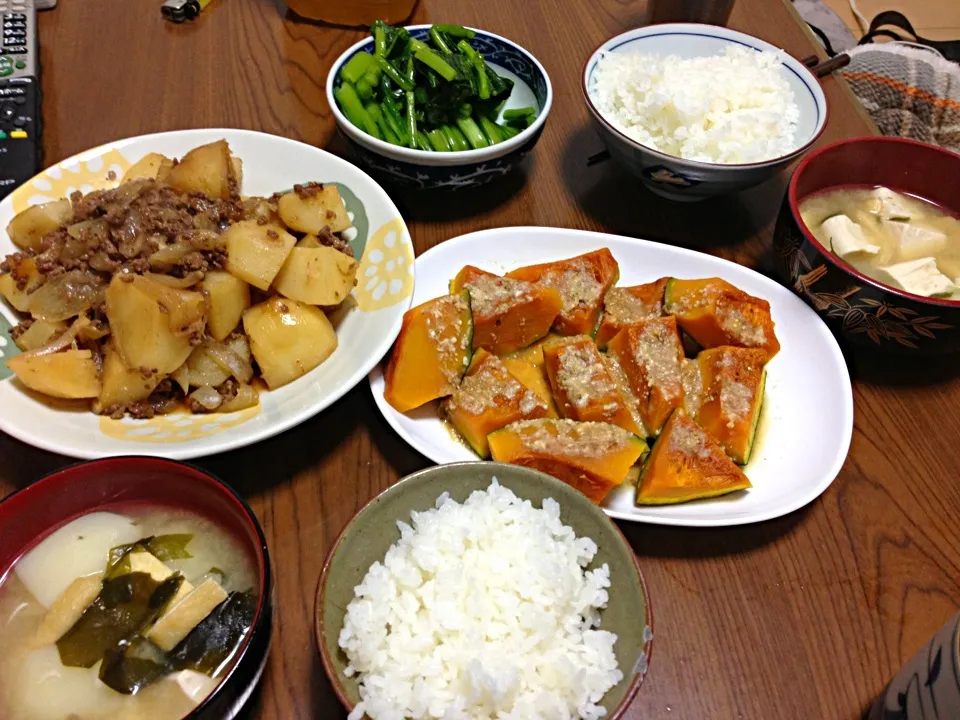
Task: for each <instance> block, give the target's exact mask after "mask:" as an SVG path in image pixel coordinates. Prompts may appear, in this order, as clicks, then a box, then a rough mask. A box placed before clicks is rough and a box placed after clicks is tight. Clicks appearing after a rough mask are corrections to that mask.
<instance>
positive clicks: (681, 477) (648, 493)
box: [636, 408, 751, 505]
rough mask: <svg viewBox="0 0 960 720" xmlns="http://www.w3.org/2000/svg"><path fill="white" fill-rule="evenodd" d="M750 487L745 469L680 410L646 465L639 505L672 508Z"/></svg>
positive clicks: (640, 484)
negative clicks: (676, 504)
mask: <svg viewBox="0 0 960 720" xmlns="http://www.w3.org/2000/svg"><path fill="white" fill-rule="evenodd" d="M749 487H751V485H750V480H748V479H747V476H746V475H744V474H743V470H741V469H740V468H739V467H738V466H737V465H736V464H735V463H734V462H733V460H731V459H730V458H728V457H727V456H726V454H725V453H724V452H723V448H721V447H720V446H719V445H718V444H717V443H716V442H714V440H713V438H711V437H710V436H709V435H708V434H707V433H706V431H705V430H703V428H701V427H700V426H699V425H697V423H695V422H694V421H693V420H692V419H691V418H690V417H689V416H688V415H687V414H686V413H685V412H684V411H683V410H682V409H680V408H678V409H677V410H675V411H674V412H673V414H672V415H671V416H670V419H669V420H668V421H667V424H666V425H665V426H664V428H663V431H662V432H661V433H660V437H659V438H657V442H656V443H655V444H654V446H653V449H652V450H651V451H650V454H649V455H648V456H647V459H646V461H645V462H644V465H643V468H642V470H641V472H640V480H639V482H638V484H637V493H636V502H637V505H669V504H673V503H681V502H687V501H689V500H699V499H701V498H710V497H717V496H718V495H726V494H727V493H731V492H734V491H735V490H744V489H746V488H749Z"/></svg>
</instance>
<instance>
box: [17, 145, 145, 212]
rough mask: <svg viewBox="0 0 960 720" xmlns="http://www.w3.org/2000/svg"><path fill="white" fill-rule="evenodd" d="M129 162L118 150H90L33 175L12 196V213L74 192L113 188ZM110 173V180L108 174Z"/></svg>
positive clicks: (128, 165) (129, 165)
mask: <svg viewBox="0 0 960 720" xmlns="http://www.w3.org/2000/svg"><path fill="white" fill-rule="evenodd" d="M130 167H131V163H130V161H129V160H127V159H126V158H125V157H124V156H123V155H122V154H121V153H120V151H119V150H116V149H113V148H110V149H105V148H94V149H93V150H90V151H89V152H86V153H84V154H83V155H81V156H80V157H79V158H74V159H73V160H68V161H64V162H62V163H59V164H57V165H54V166H53V167H51V168H48V169H47V170H46V171H45V172H42V173H40V174H39V175H37V176H35V177H34V178H33V180H30V181H29V182H27V183H26V184H24V185H21V186H20V187H19V188H17V190H16V191H15V192H14V193H13V197H12V201H13V211H14V213H18V212H20V211H21V210H26V209H27V208H28V207H30V206H31V205H40V204H41V203H45V202H50V201H52V200H59V199H60V198H65V197H69V196H70V193H72V192H73V191H74V190H79V191H80V192H82V193H88V192H91V191H93V190H102V189H104V188H109V187H114V186H116V185H117V184H118V183H119V182H120V178H121V177H122V176H123V173H124V172H126V171H127V170H128V169H130ZM111 172H113V177H112V178H111V177H110V173H111Z"/></svg>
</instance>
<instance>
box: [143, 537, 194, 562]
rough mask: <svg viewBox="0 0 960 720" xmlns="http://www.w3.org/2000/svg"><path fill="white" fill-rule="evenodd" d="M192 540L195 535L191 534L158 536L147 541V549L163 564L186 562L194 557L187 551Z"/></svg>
mask: <svg viewBox="0 0 960 720" xmlns="http://www.w3.org/2000/svg"><path fill="white" fill-rule="evenodd" d="M192 539H193V535H191V534H190V533H171V534H169V535H156V536H154V537H152V538H150V539H149V540H148V541H147V544H146V548H147V550H148V551H149V552H151V553H153V556H154V557H155V558H157V560H160V561H161V562H168V561H170V560H186V559H188V558H192V557H193V555H191V554H190V553H189V552H188V551H187V545H189V544H190V541H191V540H192Z"/></svg>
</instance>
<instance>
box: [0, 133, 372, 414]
mask: <svg viewBox="0 0 960 720" xmlns="http://www.w3.org/2000/svg"><path fill="white" fill-rule="evenodd" d="M241 175H242V164H241V162H240V159H239V158H237V157H235V156H234V155H232V154H231V152H230V147H229V146H228V145H227V142H226V141H225V140H220V141H218V142H215V143H210V144H209V145H203V146H201V147H198V148H194V149H193V150H191V151H190V152H188V153H187V154H186V155H184V156H183V157H182V158H180V159H179V160H175V159H170V158H167V157H164V156H163V155H159V154H157V153H151V154H149V155H147V156H146V157H144V158H143V159H142V160H140V161H139V162H138V163H136V164H135V165H134V166H133V167H132V168H130V169H129V170H128V171H127V173H126V175H125V176H124V178H123V181H122V182H121V184H120V185H119V187H117V188H114V189H111V190H98V191H95V192H91V193H89V194H87V195H83V194H81V193H80V192H75V193H73V195H71V196H70V197H69V198H64V199H63V200H56V201H54V202H50V203H46V204H44V205H37V206H33V207H30V208H28V209H27V210H24V211H23V212H21V213H19V214H18V215H17V216H16V217H14V218H13V220H11V221H10V224H9V225H8V226H7V233H8V234H9V236H10V239H11V240H12V241H13V243H14V245H16V246H17V248H18V249H19V251H18V252H15V253H13V254H12V255H9V256H7V257H6V259H4V261H3V262H2V264H0V295H2V296H3V297H4V298H5V299H6V301H7V302H9V303H10V305H11V306H12V307H13V308H14V309H16V310H17V311H19V312H20V313H22V314H23V315H24V316H25V318H24V319H23V321H22V322H20V324H19V325H17V326H16V327H15V328H14V329H13V330H12V331H11V334H12V336H13V339H14V342H16V344H17V345H18V347H19V348H20V349H21V350H22V351H23V353H22V354H21V355H17V356H16V357H14V358H12V359H11V360H10V361H9V362H8V366H9V368H10V369H11V370H12V371H13V372H14V373H15V374H16V376H17V378H18V379H19V380H20V382H21V383H23V384H24V385H25V386H26V387H28V388H29V389H31V390H33V391H35V392H38V393H41V394H44V395H48V396H51V397H57V398H69V399H74V400H89V401H90V405H91V408H92V409H93V411H94V412H97V413H100V414H104V415H110V416H112V417H122V416H123V415H125V414H130V415H132V416H134V417H138V418H147V417H152V416H153V415H154V414H156V413H163V412H169V411H170V410H173V409H175V408H177V407H180V406H182V405H185V406H186V407H187V408H188V409H189V410H190V411H191V412H194V413H208V412H233V411H235V410H242V409H244V408H247V407H250V406H251V405H255V404H256V403H257V402H259V395H258V392H257V389H256V386H257V384H259V383H261V382H262V383H263V384H265V385H266V386H267V387H269V388H271V389H272V388H277V387H280V386H282V385H285V384H287V383H289V382H292V381H293V380H296V379H297V378H298V377H300V376H301V375H303V374H305V373H307V372H309V371H310V370H312V369H313V368H315V367H317V366H318V365H319V364H320V363H322V362H323V361H324V360H326V359H327V358H328V357H329V356H330V355H331V353H333V351H334V350H335V349H336V347H337V335H336V333H335V332H334V329H333V326H332V325H331V324H330V321H329V320H328V319H327V315H326V312H327V311H329V310H332V309H333V308H335V307H336V306H338V305H340V303H342V302H343V301H344V300H345V299H346V298H347V296H348V295H349V294H350V291H351V290H352V289H353V286H354V284H355V283H356V274H357V267H358V263H357V261H356V260H355V259H354V258H353V253H352V251H351V249H350V247H349V246H348V245H347V243H346V241H345V240H344V239H343V238H342V237H341V236H340V235H339V233H341V232H342V231H344V230H346V229H348V228H349V227H350V220H349V218H348V215H347V210H346V208H345V207H344V204H343V199H342V198H341V197H340V193H339V191H338V190H337V188H336V187H335V186H333V185H327V186H324V185H321V184H319V183H309V184H306V185H296V186H294V187H293V189H292V190H289V191H286V192H281V193H277V194H275V195H273V196H271V197H244V196H242V195H241V194H240V184H241ZM258 378H259V380H258Z"/></svg>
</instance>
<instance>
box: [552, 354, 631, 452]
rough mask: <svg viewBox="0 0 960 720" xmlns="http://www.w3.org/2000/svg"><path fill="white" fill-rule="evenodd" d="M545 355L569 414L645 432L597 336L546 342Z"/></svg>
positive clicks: (563, 408)
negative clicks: (620, 387)
mask: <svg viewBox="0 0 960 720" xmlns="http://www.w3.org/2000/svg"><path fill="white" fill-rule="evenodd" d="M543 359H544V364H545V365H546V368H547V377H549V379H550V387H551V388H553V397H554V398H555V399H556V402H557V409H558V410H559V412H560V415H562V416H563V417H565V418H569V419H571V420H581V421H585V422H606V423H612V424H614V425H618V426H620V427H622V428H623V429H624V430H627V431H629V432H631V433H633V434H635V435H640V436H643V435H644V434H645V433H644V431H643V427H642V426H641V424H640V418H639V417H638V416H637V414H636V411H635V408H631V407H630V405H629V404H628V403H627V399H626V398H625V397H624V395H623V393H621V392H620V389H619V388H618V387H617V383H616V381H615V380H614V378H613V377H612V376H611V374H610V370H609V369H608V368H607V365H606V363H604V360H603V356H602V355H601V354H600V351H599V350H597V346H596V345H595V344H594V342H593V340H592V339H591V338H590V337H588V336H585V335H578V336H576V337H570V338H561V339H559V340H556V341H554V342H549V343H544V345H543Z"/></svg>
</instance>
